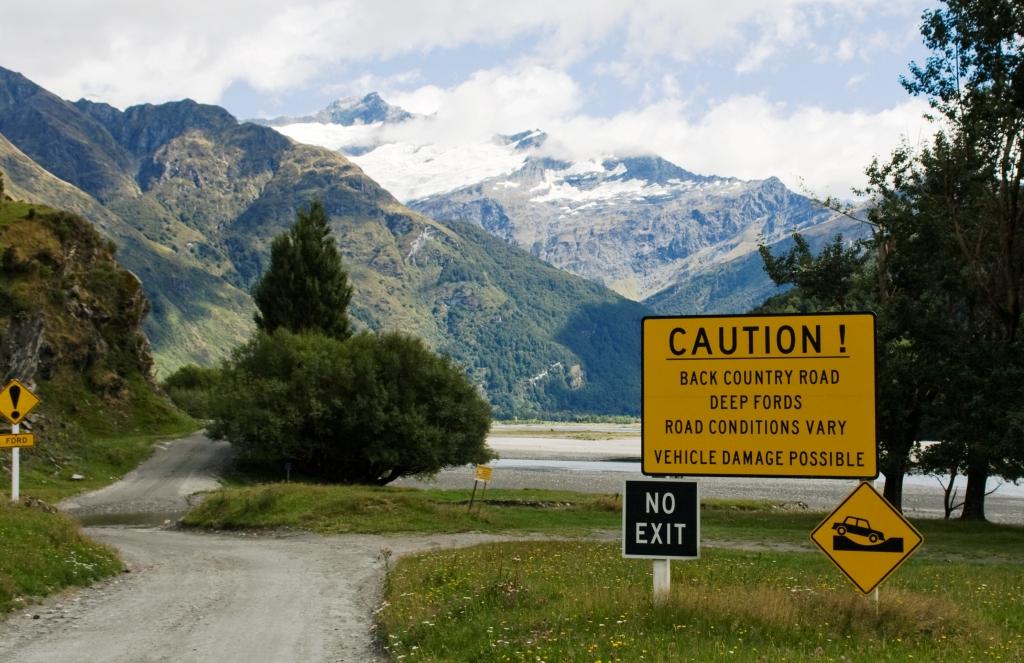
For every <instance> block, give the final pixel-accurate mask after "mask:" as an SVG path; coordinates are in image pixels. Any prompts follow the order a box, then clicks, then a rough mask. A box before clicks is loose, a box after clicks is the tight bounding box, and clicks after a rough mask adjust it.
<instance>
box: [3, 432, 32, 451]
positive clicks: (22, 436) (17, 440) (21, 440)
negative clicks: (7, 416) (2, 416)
mask: <svg viewBox="0 0 1024 663" xmlns="http://www.w3.org/2000/svg"><path fill="white" fill-rule="evenodd" d="M34 446H36V434H35V433H18V434H17V435H6V434H5V435H0V449H14V448H16V447H17V448H20V447H34Z"/></svg>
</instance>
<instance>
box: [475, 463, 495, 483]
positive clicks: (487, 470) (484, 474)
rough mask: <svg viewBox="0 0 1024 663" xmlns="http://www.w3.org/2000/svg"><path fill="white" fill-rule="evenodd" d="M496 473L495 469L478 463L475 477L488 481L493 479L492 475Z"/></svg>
mask: <svg viewBox="0 0 1024 663" xmlns="http://www.w3.org/2000/svg"><path fill="white" fill-rule="evenodd" d="M492 474H494V469H493V468H491V467H488V466H487V465H477V466H476V474H475V477H474V478H475V479H476V480H477V481H483V482H485V483H486V482H488V481H490V480H491V475H492Z"/></svg>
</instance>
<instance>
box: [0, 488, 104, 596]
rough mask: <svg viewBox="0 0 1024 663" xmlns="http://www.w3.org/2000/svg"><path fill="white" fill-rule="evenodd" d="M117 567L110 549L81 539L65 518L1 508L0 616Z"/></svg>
mask: <svg viewBox="0 0 1024 663" xmlns="http://www.w3.org/2000/svg"><path fill="white" fill-rule="evenodd" d="M122 568H123V565H122V564H121V560H120V559H119V558H118V556H117V553H116V552H115V551H114V550H113V549H111V548H109V547H107V546H105V545H102V544H99V543H95V542H93V541H90V540H89V539H87V538H86V537H84V536H82V534H81V533H80V531H79V528H78V525H77V524H75V523H74V522H73V521H72V520H71V519H70V518H68V517H66V516H64V515H61V514H56V513H49V512H47V511H44V510H42V509H39V508H32V507H28V506H24V505H15V504H11V503H7V502H4V503H0V615H2V614H5V613H7V612H10V611H11V610H14V609H17V608H19V607H22V606H24V605H27V604H28V603H29V602H31V601H32V600H33V599H34V598H38V597H42V596H46V595H47V594H52V593H53V592H57V591H60V590H62V589H64V588H66V587H71V586H83V587H84V586H86V585H89V584H91V583H93V582H95V581H97V580H100V579H102V578H106V577H108V576H111V575H114V574H116V573H118V572H120V571H121V570H122Z"/></svg>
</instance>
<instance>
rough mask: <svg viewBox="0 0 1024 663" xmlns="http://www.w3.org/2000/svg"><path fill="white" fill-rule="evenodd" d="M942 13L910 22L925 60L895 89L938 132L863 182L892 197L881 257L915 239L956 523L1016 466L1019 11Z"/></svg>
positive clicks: (1023, 236) (1023, 453)
mask: <svg viewBox="0 0 1024 663" xmlns="http://www.w3.org/2000/svg"><path fill="white" fill-rule="evenodd" d="M943 5H944V6H942V7H940V8H938V9H935V10H929V11H927V12H925V14H924V17H923V22H922V25H921V33H922V36H923V38H924V43H925V45H926V46H928V48H929V49H930V50H931V55H930V56H929V57H928V58H927V60H926V61H925V62H924V63H923V64H917V63H912V64H911V67H910V76H908V77H906V78H904V79H903V81H902V82H903V85H904V87H905V88H906V89H907V91H908V92H910V93H911V94H914V95H921V96H924V97H926V98H927V99H928V101H929V103H930V104H931V106H932V107H933V108H934V109H935V111H936V119H937V121H938V122H939V123H940V126H941V128H942V130H941V131H940V132H939V133H938V135H937V137H936V138H935V140H934V141H933V143H932V144H931V145H930V146H929V147H928V148H927V149H925V150H922V152H921V154H920V155H919V156H917V157H916V158H908V157H907V155H906V154H905V153H899V152H897V154H894V156H893V159H892V160H891V161H890V163H889V164H888V165H887V166H886V167H883V168H882V169H881V170H880V171H879V173H882V174H884V175H886V176H887V179H885V178H879V177H875V178H873V182H872V184H873V186H874V187H875V190H876V191H880V192H881V193H882V195H883V198H886V199H888V200H889V201H891V202H893V204H892V205H891V206H890V209H889V210H888V212H890V213H891V214H879V215H876V218H877V220H878V221H879V222H880V224H881V226H882V228H883V234H884V235H885V239H886V240H887V241H889V242H890V244H891V246H892V248H893V249H894V250H893V256H899V255H901V254H902V255H903V256H905V257H904V260H907V259H912V258H913V257H921V256H923V254H924V253H925V252H924V251H921V250H920V247H919V246H918V247H915V246H914V244H915V242H916V243H917V244H918V245H922V244H927V253H928V255H929V256H930V257H929V260H928V262H929V264H930V265H931V266H932V268H926V269H923V270H921V271H923V272H926V273H927V275H928V277H929V278H930V280H929V282H927V283H918V284H917V286H918V287H920V288H921V290H920V292H921V293H927V294H928V296H927V297H923V296H922V297H916V298H914V301H915V302H916V306H915V309H916V314H917V321H918V327H919V328H918V330H917V336H918V338H920V339H922V340H925V339H926V342H922V343H921V344H920V345H921V349H922V351H923V352H925V353H926V354H928V355H929V356H930V360H931V362H932V364H933V374H932V376H931V381H932V383H933V385H934V386H935V388H936V392H935V404H936V407H935V408H934V409H933V415H934V416H933V423H934V426H935V428H936V429H937V430H939V431H940V433H942V434H943V435H942V439H947V435H948V439H951V440H956V442H955V444H962V445H963V448H964V449H965V452H964V453H965V454H966V459H965V464H966V474H967V481H968V483H967V489H966V493H965V495H964V511H963V518H965V519H984V517H985V511H984V500H985V494H986V490H985V485H986V481H987V479H988V477H989V476H990V475H991V474H993V473H1000V474H1003V475H1004V476H1007V477H1009V478H1013V477H1014V476H1020V474H1021V473H1022V471H1024V468H1022V465H1024V448H1022V445H1021V442H1020V440H1021V437H1022V435H1021V431H1020V424H1019V422H1020V417H1019V412H1020V411H1021V410H1022V409H1024V407H1022V405H1021V403H1020V401H1019V396H1018V394H1019V386H1018V385H1019V384H1020V382H1021V381H1022V380H1024V367H1022V366H1021V364H1020V357H1021V355H1022V354H1024V353H1022V351H1021V347H1020V346H1021V338H1020V337H1021V331H1020V328H1021V312H1022V309H1024V196H1022V194H1024V189H1022V182H1024V4H1022V3H1020V2H1019V1H1015V0H946V2H944V3H943ZM883 171H884V173H883ZM918 264H919V263H918ZM906 271H907V270H905V273H904V274H903V277H904V278H905V279H906V280H907V281H908V282H909V281H910V280H911V277H910V275H908V274H907V273H906ZM918 278H920V275H918ZM923 322H926V323H927V328H924V327H923V326H922V324H921V323H923Z"/></svg>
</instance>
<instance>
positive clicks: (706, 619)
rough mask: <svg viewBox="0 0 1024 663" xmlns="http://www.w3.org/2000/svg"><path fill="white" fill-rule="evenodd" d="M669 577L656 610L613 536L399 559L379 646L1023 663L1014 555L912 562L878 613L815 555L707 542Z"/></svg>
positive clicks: (541, 655)
mask: <svg viewBox="0 0 1024 663" xmlns="http://www.w3.org/2000/svg"><path fill="white" fill-rule="evenodd" d="M1018 545H1019V541H1018ZM1018 549H1019V548H1018ZM672 571H673V573H672V576H673V577H672V583H673V584H672V593H671V597H670V598H669V600H667V601H666V602H664V603H663V604H660V605H657V606H655V605H653V602H652V597H651V565H650V562H648V561H646V560H626V559H623V558H622V556H621V553H620V549H619V545H618V544H617V543H614V544H602V543H594V542H586V541H571V542H542V543H536V542H531V543H509V544H489V545H482V546H477V547H474V548H469V549H463V550H453V551H440V552H433V553H428V554H423V555H419V556H416V557H409V558H404V559H402V560H400V561H399V562H398V564H397V567H396V568H395V569H394V570H393V572H392V573H391V574H390V575H389V577H388V582H387V586H386V594H385V599H386V603H385V605H384V608H383V610H382V611H381V613H380V616H379V620H380V624H381V633H382V639H383V643H384V646H385V648H386V649H387V651H388V652H389V653H390V654H391V656H392V658H393V660H402V661H406V660H409V661H412V660H422V661H484V660H488V661H533V662H536V661H588V662H593V661H707V660H739V661H779V660H785V661H803V660H807V661H810V660H814V661H818V660H824V661H840V660H845V661H906V660H912V659H915V660H916V659H924V660H954V659H955V660H958V661H968V660H977V661H1000V660H1002V661H1019V660H1022V658H1024V573H1022V571H1024V568H1022V566H1021V564H1020V561H1019V558H1017V560H1016V561H1015V562H1012V563H1007V562H1002V563H998V562H993V561H992V560H987V559H986V560H976V561H973V562H968V561H959V562H947V561H945V560H942V559H934V558H929V557H925V556H918V557H915V558H912V559H911V560H909V561H908V562H907V563H906V564H904V565H903V566H902V567H901V568H900V570H899V571H898V572H897V573H896V574H894V576H893V577H892V578H891V579H890V580H889V581H888V582H887V583H886V584H885V585H884V586H883V587H882V590H881V600H880V602H879V604H878V607H877V611H876V606H875V603H874V601H873V600H872V599H871V598H870V597H864V596H862V595H860V594H859V593H858V592H856V591H855V590H854V589H852V587H851V585H850V584H849V583H848V582H847V581H846V579H845V578H844V577H842V575H841V574H840V573H839V572H838V571H837V570H836V569H835V568H834V567H832V565H831V563H830V562H828V561H827V560H826V559H825V557H824V556H823V555H821V554H819V553H812V552H779V551H772V552H744V551H737V550H718V549H705V550H703V551H702V557H701V559H699V560H696V561H687V562H675V563H674V564H673V565H672Z"/></svg>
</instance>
